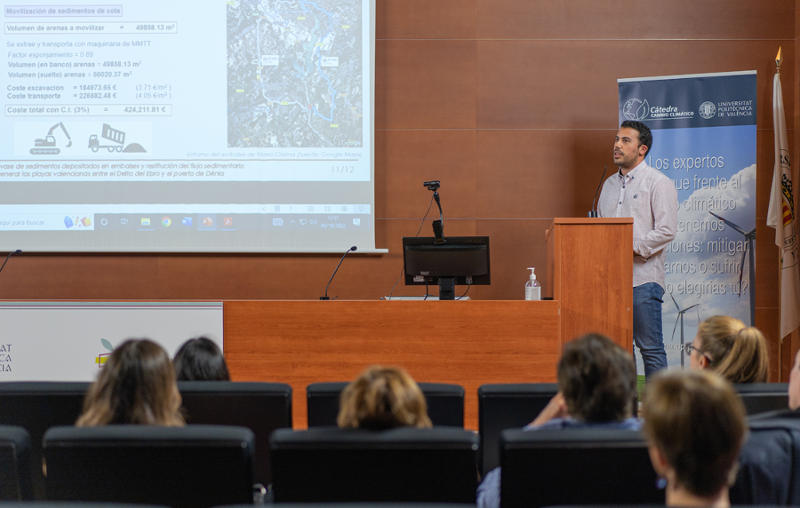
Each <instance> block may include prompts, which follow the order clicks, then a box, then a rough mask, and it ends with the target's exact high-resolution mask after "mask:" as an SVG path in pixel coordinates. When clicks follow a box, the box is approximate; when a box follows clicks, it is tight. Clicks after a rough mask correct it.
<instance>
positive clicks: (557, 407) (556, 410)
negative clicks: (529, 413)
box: [530, 392, 569, 427]
mask: <svg viewBox="0 0 800 508" xmlns="http://www.w3.org/2000/svg"><path fill="white" fill-rule="evenodd" d="M567 416H569V413H567V403H566V401H564V395H562V394H561V392H558V393H557V394H555V395H554V396H553V398H552V399H550V402H548V403H547V405H546V406H545V407H544V409H542V412H541V413H539V416H537V417H536V419H535V420H533V421H532V422H531V423H530V425H531V426H534V427H536V426H538V425H541V424H543V423H545V422H549V421H550V420H552V419H553V418H565V417H567Z"/></svg>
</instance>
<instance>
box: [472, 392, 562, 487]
mask: <svg viewBox="0 0 800 508" xmlns="http://www.w3.org/2000/svg"><path fill="white" fill-rule="evenodd" d="M556 393H558V384H556V383H516V384H487V385H482V386H480V387H479V388H478V429H479V432H480V435H481V471H482V473H483V474H486V473H488V472H489V471H490V470H492V469H494V468H496V467H497V466H499V465H500V433H501V432H502V431H503V430H505V429H520V428H522V427H524V426H525V425H527V424H529V423H530V422H532V421H533V419H534V418H536V416H538V415H539V413H540V412H541V411H542V409H544V407H545V406H546V405H547V403H548V402H550V399H552V398H553V396H554V395H555V394H556Z"/></svg>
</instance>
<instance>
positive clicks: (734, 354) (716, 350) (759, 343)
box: [697, 316, 769, 383]
mask: <svg viewBox="0 0 800 508" xmlns="http://www.w3.org/2000/svg"><path fill="white" fill-rule="evenodd" d="M697 335H698V336H699V337H700V340H701V343H702V345H701V346H702V347H701V349H702V353H703V354H704V355H705V356H706V358H708V360H709V364H710V367H711V369H712V370H713V371H715V372H717V373H718V374H719V375H721V376H722V377H724V378H726V379H727V380H728V381H730V382H731V383H764V382H766V381H767V374H768V372H769V356H768V353H767V341H766V339H765V338H764V334H762V333H761V332H760V331H759V330H758V328H756V327H754V326H747V325H745V324H744V323H743V322H741V321H740V320H738V319H736V318H734V317H730V316H711V317H710V318H708V319H706V320H705V321H703V322H702V323H700V326H699V327H698V328H697Z"/></svg>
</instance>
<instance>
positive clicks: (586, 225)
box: [545, 217, 633, 352]
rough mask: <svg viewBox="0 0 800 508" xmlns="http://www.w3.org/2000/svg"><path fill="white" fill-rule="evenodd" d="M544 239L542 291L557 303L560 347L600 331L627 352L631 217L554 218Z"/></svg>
mask: <svg viewBox="0 0 800 508" xmlns="http://www.w3.org/2000/svg"><path fill="white" fill-rule="evenodd" d="M547 236H548V239H547V240H548V243H547V254H548V261H547V277H546V278H545V280H546V283H545V289H546V290H547V289H548V287H549V288H552V296H553V299H554V300H558V301H559V302H561V341H562V343H563V342H566V341H568V340H571V339H574V338H576V337H579V336H580V335H582V334H584V333H587V332H600V333H604V334H606V335H608V336H609V337H610V338H611V339H612V340H614V341H615V342H616V343H617V344H619V345H620V346H622V347H623V348H625V349H626V350H628V351H631V352H632V351H633V349H632V347H633V219H631V218H616V219H605V218H602V219H601V218H589V217H586V218H556V219H553V224H552V227H551V228H550V229H549V230H548V235H547ZM548 283H549V284H548Z"/></svg>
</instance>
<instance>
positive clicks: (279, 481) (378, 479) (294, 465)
mask: <svg viewBox="0 0 800 508" xmlns="http://www.w3.org/2000/svg"><path fill="white" fill-rule="evenodd" d="M6 431H12V435H11V437H10V438H9V437H8V435H7V434H6ZM19 431H21V432H22V433H23V434H24V433H25V432H24V430H22V429H14V428H8V427H0V463H2V464H3V466H4V467H0V470H2V471H4V474H8V472H9V471H11V470H12V469H11V468H10V467H8V466H9V465H10V464H13V463H14V461H16V460H18V459H19V458H21V455H19V450H17V451H15V453H16V454H17V455H14V454H9V453H8V450H9V449H8V447H7V446H5V443H7V442H9V441H10V442H14V443H17V444H18V443H19V436H18V435H13V432H17V433H18V432H19ZM21 448H22V449H24V444H23V445H22V447H21ZM254 448H255V447H254V436H253V433H252V432H251V431H250V430H249V429H246V428H242V427H228V426H209V425H189V426H186V427H154V426H141V425H113V426H105V427H83V428H80V427H55V428H52V429H50V430H48V431H47V433H46V434H45V437H44V454H45V457H46V460H47V471H48V475H47V480H46V482H47V483H46V485H47V493H48V498H49V499H53V500H66V501H69V500H73V501H113V502H136V503H153V504H166V505H170V506H213V505H220V504H232V503H249V502H250V501H251V498H252V491H251V487H252V484H251V479H252V468H253V461H254V456H255V454H254ZM270 451H271V463H272V471H273V489H274V498H275V501H276V502H354V501H373V502H374V501H399V502H459V503H471V502H474V496H475V489H476V486H477V479H478V475H477V452H478V437H477V436H476V435H475V434H474V433H473V432H470V431H466V430H463V429H457V428H448V427H438V428H431V429H416V428H400V429H392V430H388V431H383V432H374V431H366V430H361V429H337V428H331V427H326V428H314V429H309V430H306V431H293V430H291V429H280V430H277V431H275V432H274V433H273V435H272V437H271V438H270ZM798 456H800V420H799V419H786V418H776V419H761V420H754V421H751V422H750V436H749V438H748V441H747V442H746V443H745V445H744V447H743V450H742V453H741V456H740V467H739V473H738V476H737V480H736V483H735V484H734V486H733V487H732V489H731V501H732V502H733V503H734V504H759V505H766V504H770V505H797V504H798V503H800V492H798V489H797V488H796V486H797V485H798V484H800V459H798ZM500 457H501V465H502V474H501V492H500V497H501V504H502V506H503V507H504V508H508V507H516V506H520V507H522V506H548V505H554V504H588V503H598V504H602V503H614V504H620V503H623V504H629V503H661V502H663V499H664V493H663V491H662V490H660V488H659V486H658V484H657V478H656V474H655V472H654V471H653V469H652V467H651V465H650V461H649V456H648V452H647V446H646V443H645V440H644V438H643V436H642V434H641V433H640V432H638V431H627V430H610V429H591V428H582V429H562V430H540V431H535V432H531V431H522V430H518V429H509V430H505V431H503V432H502V433H501V444H500ZM9 458H12V462H11V463H6V461H7V460H8V459H9ZM23 461H24V459H23ZM612 465H613V467H611V466H612ZM12 483H13V482H12ZM0 487H2V482H0Z"/></svg>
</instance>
